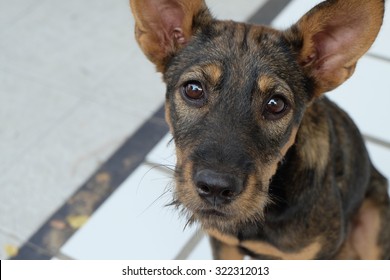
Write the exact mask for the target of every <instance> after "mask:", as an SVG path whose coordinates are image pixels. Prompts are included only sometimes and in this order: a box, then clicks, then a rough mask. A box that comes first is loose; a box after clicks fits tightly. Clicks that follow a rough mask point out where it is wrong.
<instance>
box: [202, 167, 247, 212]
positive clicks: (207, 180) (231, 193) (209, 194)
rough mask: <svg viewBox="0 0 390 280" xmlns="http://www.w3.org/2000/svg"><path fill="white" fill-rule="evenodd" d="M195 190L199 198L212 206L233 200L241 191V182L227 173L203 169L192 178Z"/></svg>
mask: <svg viewBox="0 0 390 280" xmlns="http://www.w3.org/2000/svg"><path fill="white" fill-rule="evenodd" d="M194 182H195V186H196V190H197V192H198V194H199V196H200V197H202V198H204V199H205V200H206V201H208V202H209V203H210V204H211V205H213V206H219V205H221V204H224V203H228V202H230V201H232V200H234V199H235V198H236V197H237V195H239V194H240V193H241V192H242V190H243V185H244V183H243V180H242V179H240V178H238V177H236V176H234V175H232V174H227V173H217V172H215V171H212V170H209V169H204V170H200V171H198V172H196V174H195V176H194Z"/></svg>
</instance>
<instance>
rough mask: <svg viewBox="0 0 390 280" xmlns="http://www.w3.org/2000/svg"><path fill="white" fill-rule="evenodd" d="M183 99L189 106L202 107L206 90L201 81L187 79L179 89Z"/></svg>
mask: <svg viewBox="0 0 390 280" xmlns="http://www.w3.org/2000/svg"><path fill="white" fill-rule="evenodd" d="M181 93H182V96H183V98H184V100H185V101H186V102H187V103H188V104H189V105H191V106H195V107H199V108H200V107H202V106H203V105H204V104H205V103H206V92H205V90H204V88H203V86H202V83H200V82H198V81H189V82H187V83H185V84H184V85H183V86H182V89H181Z"/></svg>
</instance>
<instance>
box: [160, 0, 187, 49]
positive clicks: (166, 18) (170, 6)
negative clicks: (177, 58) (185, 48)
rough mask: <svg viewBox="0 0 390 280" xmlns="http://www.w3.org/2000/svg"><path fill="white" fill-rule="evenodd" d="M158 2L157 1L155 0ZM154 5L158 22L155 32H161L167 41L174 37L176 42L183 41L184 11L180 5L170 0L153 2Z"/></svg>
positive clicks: (181, 42)
mask: <svg viewBox="0 0 390 280" xmlns="http://www.w3.org/2000/svg"><path fill="white" fill-rule="evenodd" d="M157 2H158V1H157ZM153 4H154V5H155V6H154V8H155V13H156V15H155V16H156V19H159V20H158V22H159V24H156V25H155V26H154V28H155V29H156V30H155V32H157V33H158V32H163V33H164V35H165V36H164V37H165V38H166V39H167V40H168V41H169V40H172V39H174V40H175V41H176V42H178V43H180V44H183V43H185V41H186V40H185V36H184V32H183V21H184V12H183V10H182V7H181V6H180V5H179V4H178V3H177V2H176V1H172V0H165V1H160V2H158V3H153Z"/></svg>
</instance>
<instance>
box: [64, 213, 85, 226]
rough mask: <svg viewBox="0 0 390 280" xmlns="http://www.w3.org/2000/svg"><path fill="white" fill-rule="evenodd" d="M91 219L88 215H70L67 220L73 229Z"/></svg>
mask: <svg viewBox="0 0 390 280" xmlns="http://www.w3.org/2000/svg"><path fill="white" fill-rule="evenodd" d="M88 219H89V216H87V215H69V216H68V217H66V221H67V222H68V224H69V225H70V226H71V228H73V229H79V228H81V227H82V226H83V225H84V224H85V223H86V222H87V221H88Z"/></svg>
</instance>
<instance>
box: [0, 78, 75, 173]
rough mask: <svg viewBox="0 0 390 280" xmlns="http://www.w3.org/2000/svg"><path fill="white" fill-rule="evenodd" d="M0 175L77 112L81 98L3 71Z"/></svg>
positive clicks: (0, 88)
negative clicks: (65, 119) (74, 109)
mask: <svg viewBox="0 0 390 280" xmlns="http://www.w3.org/2000/svg"><path fill="white" fill-rule="evenodd" d="M0 76H1V78H0V100H1V102H0V172H1V173H2V174H4V172H5V170H6V169H9V168H10V167H11V166H13V165H15V164H19V160H20V157H21V156H22V155H23V154H24V153H26V152H27V151H28V150H29V149H31V148H32V147H33V146H34V145H35V144H36V143H37V142H38V141H39V140H41V139H42V138H43V137H44V135H46V134H47V133H48V132H49V131H50V130H51V129H54V128H55V126H57V125H59V124H60V123H61V122H62V121H63V119H64V118H65V117H67V116H68V114H69V113H70V112H71V111H72V110H73V108H75V107H76V106H77V104H78V102H79V98H77V97H76V96H72V95H69V94H67V93H66V92H64V91H61V90H59V89H56V88H52V87H48V86H47V85H43V84H40V83H38V82H36V81H33V80H29V79H26V78H25V77H23V76H17V75H13V74H11V73H7V72H2V71H0Z"/></svg>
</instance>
